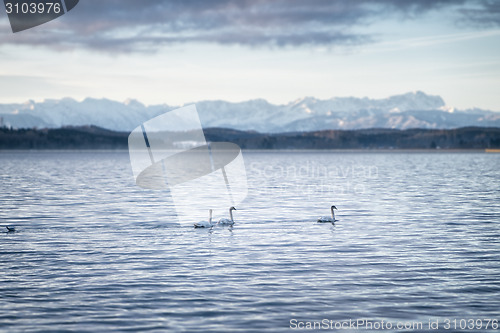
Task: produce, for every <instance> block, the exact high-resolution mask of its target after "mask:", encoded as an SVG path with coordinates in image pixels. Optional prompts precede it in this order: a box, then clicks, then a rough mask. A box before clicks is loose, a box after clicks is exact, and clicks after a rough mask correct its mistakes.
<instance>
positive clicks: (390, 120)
mask: <svg viewBox="0 0 500 333" xmlns="http://www.w3.org/2000/svg"><path fill="white" fill-rule="evenodd" d="M195 104H196V107H197V109H198V112H199V114H200V119H201V122H202V124H203V126H204V127H205V128H207V127H225V128H233V129H238V130H255V131H259V132H270V133H273V132H274V133H276V132H295V131H315V130H324V129H361V128H374V127H376V128H397V129H407V128H443V129H445V128H457V127H465V126H489V127H500V112H493V111H487V110H481V109H471V110H462V111H460V110H455V109H453V108H450V107H447V106H446V105H445V103H444V101H443V99H442V98H441V97H439V96H431V95H427V94H425V93H423V92H420V91H418V92H412V93H407V94H403V95H397V96H392V97H389V98H385V99H369V98H355V97H342V98H339V97H336V98H331V99H327V100H320V99H316V98H312V97H306V98H302V99H298V100H296V101H293V102H290V103H288V104H284V105H274V104H270V103H268V102H267V101H265V100H262V99H256V100H251V101H246V102H241V103H230V102H225V101H202V102H197V103H195ZM177 107H179V106H169V105H166V104H163V105H154V106H145V105H144V104H142V103H140V102H138V101H136V100H127V101H125V102H123V103H120V102H116V101H111V100H108V99H92V98H87V99H85V100H83V101H82V102H78V101H75V100H73V99H71V98H64V99H61V100H45V101H43V102H40V103H37V102H34V101H28V102H26V103H23V104H0V118H1V120H2V121H3V125H6V126H11V127H13V128H29V127H37V128H45V127H48V128H54V127H61V126H82V125H96V126H99V127H103V128H107V129H110V130H115V131H131V130H133V129H134V128H135V127H137V126H139V125H140V124H141V123H143V122H144V121H146V120H148V119H151V118H153V117H155V116H157V115H160V114H162V113H164V112H167V111H169V110H172V109H175V108H177ZM0 125H1V123H0Z"/></svg>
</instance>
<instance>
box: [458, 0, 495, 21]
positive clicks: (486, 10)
mask: <svg viewBox="0 0 500 333" xmlns="http://www.w3.org/2000/svg"><path fill="white" fill-rule="evenodd" d="M471 7H472V8H464V9H461V10H460V12H461V13H462V14H463V17H464V18H465V21H466V23H472V24H474V25H476V26H482V27H484V26H486V27H492V26H493V27H498V26H500V2H498V1H491V0H490V1H488V0H486V1H481V2H476V3H472V6H471Z"/></svg>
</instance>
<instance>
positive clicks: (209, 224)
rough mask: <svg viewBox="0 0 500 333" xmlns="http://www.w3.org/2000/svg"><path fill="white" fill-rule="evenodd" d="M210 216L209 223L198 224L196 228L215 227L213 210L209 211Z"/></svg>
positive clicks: (201, 222)
mask: <svg viewBox="0 0 500 333" xmlns="http://www.w3.org/2000/svg"><path fill="white" fill-rule="evenodd" d="M208 214H209V217H208V221H200V222H196V223H195V224H194V227H195V228H212V227H213V226H214V223H212V210H211V209H209V210H208Z"/></svg>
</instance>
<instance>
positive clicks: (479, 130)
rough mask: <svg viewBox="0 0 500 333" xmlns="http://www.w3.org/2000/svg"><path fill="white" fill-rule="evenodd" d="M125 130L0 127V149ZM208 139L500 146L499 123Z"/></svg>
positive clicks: (111, 137) (116, 144) (123, 144)
mask: <svg viewBox="0 0 500 333" xmlns="http://www.w3.org/2000/svg"><path fill="white" fill-rule="evenodd" d="M128 134H129V133H128V132H114V131H110V130H106V129H102V128H99V127H95V126H83V127H64V128H58V129H17V130H15V129H8V128H5V127H4V128H0V149H2V150H9V149H127V144H128ZM205 136H206V139H207V141H213V142H216V141H228V142H234V143H236V144H238V145H239V146H240V147H241V148H243V149H439V148H441V149H486V148H490V149H491V148H493V149H499V148H500V128H498V127H464V128H458V129H447V130H434V129H408V130H397V129H361V130H325V131H314V132H294V133H280V134H265V133H258V132H255V131H238V130H231V129H225V128H209V129H206V130H205Z"/></svg>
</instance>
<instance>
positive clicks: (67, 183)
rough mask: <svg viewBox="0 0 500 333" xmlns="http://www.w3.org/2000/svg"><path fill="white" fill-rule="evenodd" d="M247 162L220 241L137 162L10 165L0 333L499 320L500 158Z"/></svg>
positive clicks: (29, 159)
mask: <svg viewBox="0 0 500 333" xmlns="http://www.w3.org/2000/svg"><path fill="white" fill-rule="evenodd" d="M244 158H245V162H246V165H247V172H248V178H249V186H250V190H249V196H248V197H247V199H246V200H245V202H243V203H242V204H241V205H239V206H238V207H237V208H238V210H237V211H236V212H235V220H236V224H235V226H234V227H233V228H227V227H226V228H223V227H217V228H214V229H213V230H211V231H208V230H200V229H193V228H192V227H190V226H187V225H178V224H177V223H176V222H175V221H176V218H175V216H174V215H173V214H174V210H173V205H172V202H171V200H170V199H169V197H168V195H167V193H165V192H161V191H160V192H158V191H149V190H142V189H140V188H138V187H137V186H135V184H134V181H133V178H132V175H131V170H130V165H129V160H128V155H127V153H116V152H111V153H110V152H98V153H95V152H94V153H91V152H87V153H68V152H66V153H48V152H47V153H41V152H31V153H28V152H25V153H6V152H2V153H0V179H1V189H2V191H1V193H0V224H1V225H2V226H3V225H7V224H8V225H14V226H15V227H16V229H17V232H16V233H1V234H0V254H1V261H0V331H8V332H26V331H29V332H38V331H40V332H42V331H46V332H55V331H65V330H66V331H70V330H74V331H82V332H84V331H88V332H99V331H105V330H106V331H126V330H129V331H141V332H146V331H192V332H210V331H214V332H216V331H217V332H219V331H225V332H239V331H241V332H252V331H254V332H256V331H258V332H288V331H297V330H294V329H293V327H292V328H291V327H290V325H291V324H290V321H291V320H294V319H295V320H296V321H297V322H299V321H302V322H307V321H321V320H323V319H327V320H333V321H348V320H349V319H351V320H358V319H366V320H371V321H373V322H380V321H382V320H384V321H387V322H391V323H394V324H396V323H397V322H417V323H418V322H422V323H424V325H425V326H423V328H424V329H423V331H428V330H427V329H426V328H427V325H428V321H429V319H432V320H433V321H436V320H437V321H438V322H439V325H440V326H439V327H440V329H439V331H443V330H444V324H445V321H446V320H453V319H457V320H460V319H496V320H499V319H500V310H499V309H500V168H499V166H500V155H498V154H496V155H495V154H480V153H477V154H472V153H470V154H459V153H453V154H452V153H441V154H435V153H434V154H430V153H429V154H424V153H422V154H417V153H411V154H405V153H391V154H383V153H373V154H370V153H316V152H315V153H246V154H245V155H244ZM331 204H335V205H336V206H337V207H338V212H337V218H338V219H339V221H338V222H337V224H336V225H335V226H333V225H331V224H317V223H315V220H316V218H317V217H318V216H320V215H328V214H329V207H330V205H331ZM3 229H5V228H3ZM3 229H2V230H3ZM485 323H486V322H484V323H483V327H482V329H481V330H480V331H485V329H484V325H485ZM490 325H491V324H490ZM476 328H477V327H476ZM488 330H490V331H491V326H490V328H489V329H488ZM364 331H367V330H364ZM379 331H380V330H379ZM392 331H395V329H392ZM466 331H474V330H471V329H468V330H466ZM478 331H479V330H478ZM496 331H498V330H496Z"/></svg>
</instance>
